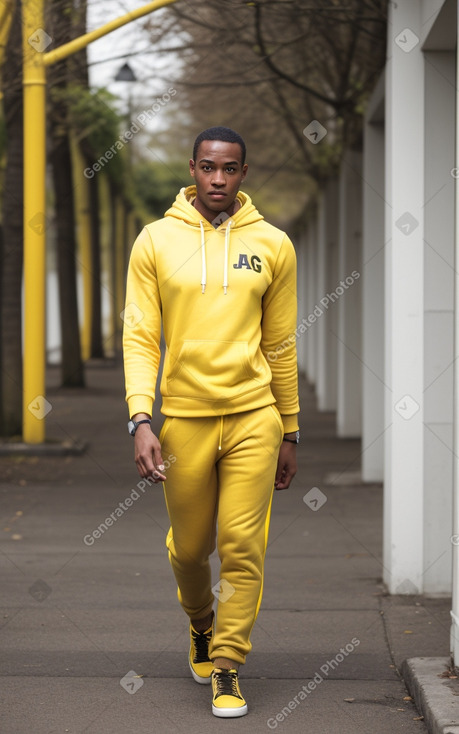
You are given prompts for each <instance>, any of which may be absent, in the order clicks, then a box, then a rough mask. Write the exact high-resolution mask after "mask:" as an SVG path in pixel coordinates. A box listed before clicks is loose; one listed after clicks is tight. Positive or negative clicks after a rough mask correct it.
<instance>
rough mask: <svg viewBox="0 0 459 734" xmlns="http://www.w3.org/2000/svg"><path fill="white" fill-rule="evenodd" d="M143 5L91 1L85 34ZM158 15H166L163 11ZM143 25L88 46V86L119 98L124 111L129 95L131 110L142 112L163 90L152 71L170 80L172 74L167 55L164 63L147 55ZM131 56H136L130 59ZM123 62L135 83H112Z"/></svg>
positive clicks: (129, 0) (128, 0) (138, 0)
mask: <svg viewBox="0 0 459 734" xmlns="http://www.w3.org/2000/svg"><path fill="white" fill-rule="evenodd" d="M145 4H146V3H145V0H110V2H104V3H101V2H97V0H96V1H93V2H91V3H89V4H88V31H89V30H93V29H95V28H99V27H100V26H101V25H103V24H104V23H107V22H108V21H109V20H112V19H115V18H118V17H120V16H121V15H123V14H124V13H126V12H128V11H129V10H133V9H135V8H139V7H142V6H143V5H145ZM156 12H158V11H156ZM159 12H167V8H166V9H165V11H159ZM144 22H145V17H144V18H140V19H139V20H137V21H133V22H132V23H129V24H128V25H126V26H123V27H122V28H118V30H116V31H113V32H112V33H110V34H109V35H107V36H104V37H103V38H100V39H99V40H98V41H94V42H93V43H91V44H90V45H89V46H88V62H89V74H90V85H91V86H94V87H106V88H107V89H108V90H109V91H110V92H111V93H112V94H115V95H117V96H119V97H121V98H122V99H123V101H124V105H123V107H124V110H125V111H126V110H127V100H128V96H129V93H130V94H131V95H132V99H133V102H134V106H135V107H137V108H145V109H146V108H148V106H149V105H151V104H152V102H153V101H154V100H155V98H156V97H157V96H161V94H162V93H164V92H165V91H166V90H167V88H168V86H169V85H168V83H167V82H165V81H164V80H162V79H155V71H156V72H158V71H159V73H161V69H162V70H163V74H164V76H168V77H172V76H173V73H174V72H173V69H174V63H173V61H174V60H173V58H171V56H170V55H168V58H167V61H166V58H165V56H164V55H163V56H160V55H155V54H154V53H152V52H151V51H152V44H151V41H150V39H149V38H148V36H147V34H146V33H145V32H143V31H142V23H144ZM141 50H145V53H142V54H140V55H139V54H138V52H139V51H141ZM133 52H135V53H136V55H132V56H130V54H133ZM122 55H126V58H121V59H116V60H111V59H114V57H118V56H122ZM126 62H128V63H129V65H130V66H131V68H132V70H133V72H134V74H135V75H136V77H137V79H138V81H136V82H116V81H114V77H115V75H116V74H117V72H118V71H119V69H120V67H121V66H122V65H123V64H124V63H126ZM166 63H167V67H168V68H167V70H166V68H165V66H166Z"/></svg>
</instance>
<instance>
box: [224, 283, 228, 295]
mask: <svg viewBox="0 0 459 734" xmlns="http://www.w3.org/2000/svg"><path fill="white" fill-rule="evenodd" d="M227 290H228V286H226V285H224V286H223V295H225V296H226V291H227Z"/></svg>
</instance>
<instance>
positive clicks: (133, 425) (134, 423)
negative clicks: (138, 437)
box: [127, 418, 151, 436]
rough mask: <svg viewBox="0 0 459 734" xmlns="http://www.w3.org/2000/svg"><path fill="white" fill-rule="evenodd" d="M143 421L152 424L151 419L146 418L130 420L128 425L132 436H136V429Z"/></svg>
mask: <svg viewBox="0 0 459 734" xmlns="http://www.w3.org/2000/svg"><path fill="white" fill-rule="evenodd" d="M142 423H149V424H150V425H151V419H150V418H144V419H143V420H141V421H133V420H130V421H128V424H127V427H128V431H129V433H130V434H131V436H135V432H136V430H137V429H138V427H139V426H140V425H142Z"/></svg>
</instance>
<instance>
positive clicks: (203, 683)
mask: <svg viewBox="0 0 459 734" xmlns="http://www.w3.org/2000/svg"><path fill="white" fill-rule="evenodd" d="M188 665H189V666H190V670H191V675H192V676H193V678H194V680H195V681H196V683H199V684H200V685H201V686H209V685H210V684H211V683H212V673H211V674H210V675H209V677H208V678H202V677H201V676H200V675H198V674H197V673H196V672H195V671H194V670H193V668H192V667H191V663H190V661H189V660H188Z"/></svg>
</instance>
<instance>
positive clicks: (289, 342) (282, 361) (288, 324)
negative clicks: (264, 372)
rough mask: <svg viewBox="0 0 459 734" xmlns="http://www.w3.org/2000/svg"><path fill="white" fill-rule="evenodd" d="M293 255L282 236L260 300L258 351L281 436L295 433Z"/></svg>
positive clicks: (296, 369) (296, 382)
mask: <svg viewBox="0 0 459 734" xmlns="http://www.w3.org/2000/svg"><path fill="white" fill-rule="evenodd" d="M296 318H297V296H296V255H295V249H294V247H293V245H292V243H291V241H290V240H289V238H288V237H287V236H286V235H285V236H284V239H283V241H282V244H281V247H280V250H279V254H278V257H277V261H276V265H275V268H274V276H273V281H272V283H271V285H270V286H269V288H268V290H267V291H266V293H265V295H264V297H263V319H262V325H261V326H262V338H261V349H262V351H263V354H264V356H265V358H266V359H267V361H268V364H269V366H270V368H271V372H272V382H271V390H272V393H273V395H274V397H275V399H276V405H277V408H278V410H279V412H280V414H281V417H282V422H283V424H284V431H285V433H290V432H292V431H296V430H297V429H298V418H297V414H298V413H299V410H300V408H299V402H298V368H297V356H296V334H295V330H296Z"/></svg>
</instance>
